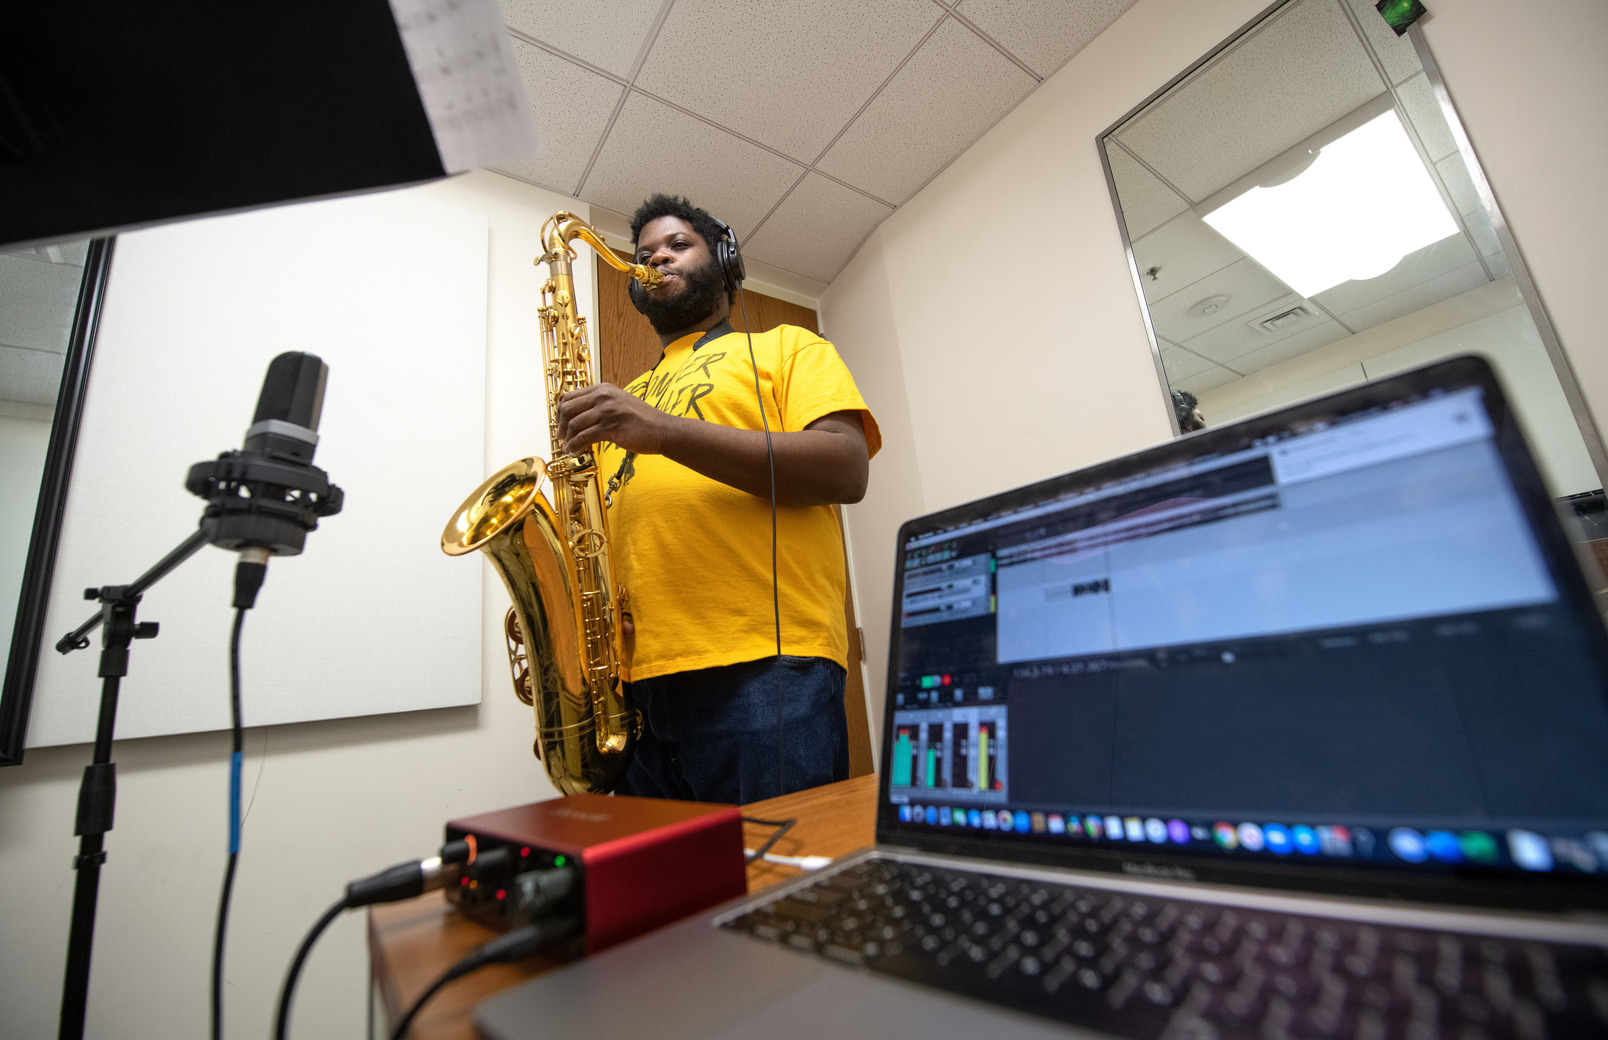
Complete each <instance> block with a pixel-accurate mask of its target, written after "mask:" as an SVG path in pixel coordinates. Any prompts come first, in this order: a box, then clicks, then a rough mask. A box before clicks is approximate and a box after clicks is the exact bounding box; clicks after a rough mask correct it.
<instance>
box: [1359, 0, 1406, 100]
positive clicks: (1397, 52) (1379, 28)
mask: <svg viewBox="0 0 1608 1040" xmlns="http://www.w3.org/2000/svg"><path fill="white" fill-rule="evenodd" d="M1346 3H1347V4H1349V5H1350V6H1351V10H1352V12H1353V13H1354V14H1356V16H1357V21H1358V22H1359V23H1361V25H1362V34H1363V36H1364V37H1365V38H1366V39H1367V41H1368V48H1369V49H1370V50H1372V51H1373V52H1374V55H1375V56H1376V57H1378V58H1379V64H1381V65H1383V66H1384V67H1385V75H1386V76H1389V77H1390V82H1392V83H1400V82H1401V81H1402V80H1404V79H1406V78H1408V77H1409V76H1411V75H1413V74H1414V73H1416V72H1421V71H1423V68H1424V66H1423V63H1421V62H1420V61H1419V60H1418V52H1417V51H1415V50H1413V42H1412V41H1411V40H1409V39H1408V38H1407V37H1405V36H1397V35H1396V30H1394V29H1392V28H1391V27H1390V26H1388V25H1386V24H1385V19H1384V16H1383V15H1381V14H1380V13H1379V10H1378V8H1376V7H1375V6H1374V0H1346Z"/></svg>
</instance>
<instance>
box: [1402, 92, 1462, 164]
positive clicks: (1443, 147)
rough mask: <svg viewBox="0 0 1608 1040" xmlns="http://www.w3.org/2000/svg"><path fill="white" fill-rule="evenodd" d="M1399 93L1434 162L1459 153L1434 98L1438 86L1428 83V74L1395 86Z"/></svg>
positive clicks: (1454, 139)
mask: <svg viewBox="0 0 1608 1040" xmlns="http://www.w3.org/2000/svg"><path fill="white" fill-rule="evenodd" d="M1396 96H1397V97H1399V98H1401V107H1402V109H1403V110H1404V111H1405V112H1406V113H1407V121H1408V122H1409V123H1411V124H1412V126H1413V129H1414V130H1417V131H1418V138H1419V140H1421V141H1423V142H1424V150H1425V151H1427V152H1428V153H1429V159H1430V161H1431V162H1439V161H1440V160H1442V159H1444V158H1446V157H1447V156H1448V155H1455V154H1457V139H1456V138H1454V137H1453V136H1452V129H1451V127H1449V126H1447V125H1446V114H1445V113H1444V112H1442V111H1441V107H1440V102H1439V101H1437V100H1436V99H1435V88H1434V87H1431V86H1430V85H1429V77H1428V76H1425V75H1422V74H1419V75H1417V76H1414V77H1413V78H1412V79H1409V80H1408V81H1407V82H1405V83H1403V84H1401V86H1399V87H1397V88H1396Z"/></svg>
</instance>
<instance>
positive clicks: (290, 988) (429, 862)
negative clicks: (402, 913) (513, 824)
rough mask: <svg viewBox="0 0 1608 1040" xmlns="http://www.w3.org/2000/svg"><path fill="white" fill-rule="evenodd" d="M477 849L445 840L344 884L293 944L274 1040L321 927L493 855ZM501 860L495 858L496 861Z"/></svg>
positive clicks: (435, 884)
mask: <svg viewBox="0 0 1608 1040" xmlns="http://www.w3.org/2000/svg"><path fill="white" fill-rule="evenodd" d="M494 851H497V850H494ZM477 853H478V846H477V845H476V843H475V840H474V838H473V837H472V836H471V837H469V838H466V839H464V840H462V841H451V842H448V843H447V844H445V845H443V846H441V851H440V852H438V853H437V854H436V855H435V856H434V857H432V858H430V859H410V860H406V861H404V862H402V863H398V864H397V865H396V866H394V867H387V868H386V869H385V870H382V871H380V872H379V873H378V874H370V875H369V876H368V877H365V878H359V879H358V880H356V881H353V882H351V883H349V884H348V885H347V886H346V894H345V895H344V896H342V897H341V898H340V899H338V900H336V901H335V903H334V905H333V906H331V907H330V908H329V909H328V910H325V911H324V916H322V917H320V918H319V919H318V922H317V923H316V924H314V925H313V927H312V928H311V929H309V930H308V932H307V935H306V937H305V938H303V939H302V941H301V945H300V946H298V947H297V948H296V956H295V957H294V958H293V959H292V960H291V962H290V970H289V971H287V972H286V973H285V982H284V984H283V985H282V986H280V988H279V1005H278V1010H277V1011H276V1012H275V1014H274V1021H275V1025H274V1036H275V1038H276V1040H285V1038H286V1037H287V1036H288V1035H289V1033H290V1002H291V998H292V996H293V995H294V994H295V992H296V980H297V979H298V978H300V976H301V970H302V965H303V964H305V963H306V962H307V954H308V953H309V952H311V950H312V948H313V943H314V942H316V941H318V937H319V936H320V935H323V934H324V929H326V928H328V927H329V926H330V924H331V922H333V921H334V920H335V918H337V917H339V916H341V914H342V913H343V912H344V911H347V910H352V909H356V908H357V907H362V906H370V905H372V904H374V903H395V902H397V901H398V900H402V899H412V898H413V897H414V896H418V895H423V894H424V893H425V892H428V891H431V890H433V889H437V888H440V887H441V886H442V885H444V884H446V883H447V880H448V879H449V878H451V877H454V876H456V875H455V874H454V873H452V872H451V871H449V870H447V867H448V866H450V865H453V864H458V863H462V864H463V865H464V867H465V868H466V869H467V868H468V867H469V866H470V865H472V864H474V863H475V862H476V861H477V859H489V858H490V857H491V855H492V854H491V853H488V854H487V855H486V856H478V855H477ZM504 858H506V857H504ZM501 862H502V861H501V860H498V863H499V864H500V863H501Z"/></svg>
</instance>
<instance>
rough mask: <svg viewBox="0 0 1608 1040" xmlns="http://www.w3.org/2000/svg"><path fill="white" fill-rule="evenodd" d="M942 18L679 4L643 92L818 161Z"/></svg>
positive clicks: (888, 3) (904, 5) (923, 10)
mask: <svg viewBox="0 0 1608 1040" xmlns="http://www.w3.org/2000/svg"><path fill="white" fill-rule="evenodd" d="M942 17H943V11H942V10H941V9H940V8H939V7H937V6H936V5H934V4H932V3H930V2H929V0H881V2H879V3H874V4H872V3H864V2H862V0H814V2H811V3H796V4H795V3H782V4H778V3H774V2H768V0H678V2H677V3H676V5H675V7H674V8H672V9H671V11H670V16H669V17H668V18H666V19H665V23H664V27H663V28H662V29H661V30H660V31H659V36H658V38H657V39H656V40H655V41H654V44H653V50H652V52H651V53H650V54H649V55H648V59H647V61H645V62H643V64H642V70H641V71H640V72H639V73H638V74H637V78H636V84H635V85H636V86H637V87H638V88H639V89H641V90H646V91H648V92H650V93H652V94H655V95H657V96H659V97H662V98H664V99H665V100H666V101H670V102H672V103H674V104H677V105H680V106H682V107H683V108H685V109H687V110H688V111H692V112H696V113H698V114H699V115H701V116H705V117H707V118H709V119H712V120H714V121H715V122H717V123H720V124H721V125H722V126H727V127H730V128H731V129H732V130H734V131H736V132H737V133H739V134H742V135H744V136H745V137H749V138H751V139H753V140H755V141H759V142H761V143H763V144H766V145H769V146H770V147H772V148H775V149H777V150H778V151H780V152H782V153H784V154H786V155H790V156H792V157H794V158H796V159H798V160H800V161H802V162H806V163H808V162H812V161H814V160H815V159H816V157H818V156H819V155H820V154H821V151H822V150H823V149H824V148H826V146H827V145H828V144H830V143H831V142H832V139H833V138H834V137H836V136H837V134H838V131H840V130H842V129H843V127H844V126H845V125H847V124H848V122H849V121H850V120H851V119H853V118H854V114H855V113H856V112H858V111H859V110H860V108H861V106H863V105H864V104H865V103H866V102H867V101H868V100H870V98H871V96H872V95H873V94H875V93H876V91H877V88H878V87H879V86H881V85H882V83H883V81H884V80H886V79H887V78H888V76H889V75H891V74H892V73H893V71H894V70H895V69H897V68H898V67H899V63H900V62H902V61H904V60H905V58H906V57H907V56H908V55H909V54H910V52H911V51H912V50H913V49H914V48H915V46H916V45H917V44H918V43H920V42H921V38H922V37H923V36H925V35H926V34H927V32H928V30H930V29H931V28H932V27H933V25H934V24H935V23H936V22H937V21H938V19H939V18H942Z"/></svg>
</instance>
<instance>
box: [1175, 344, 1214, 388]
mask: <svg viewBox="0 0 1608 1040" xmlns="http://www.w3.org/2000/svg"><path fill="white" fill-rule="evenodd" d="M1161 367H1162V368H1163V369H1165V370H1166V372H1167V382H1169V383H1172V384H1175V385H1176V384H1177V382H1178V381H1179V380H1180V379H1188V378H1189V377H1190V376H1195V375H1199V374H1200V373H1202V372H1204V371H1206V370H1207V369H1208V368H1216V367H1217V366H1216V365H1214V364H1212V363H1211V362H1210V361H1207V360H1206V359H1205V358H1203V357H1201V356H1200V355H1199V354H1193V353H1191V352H1189V351H1187V350H1185V349H1184V348H1182V347H1174V346H1171V345H1168V346H1164V347H1162V348H1161Z"/></svg>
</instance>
